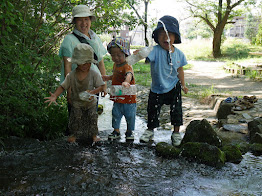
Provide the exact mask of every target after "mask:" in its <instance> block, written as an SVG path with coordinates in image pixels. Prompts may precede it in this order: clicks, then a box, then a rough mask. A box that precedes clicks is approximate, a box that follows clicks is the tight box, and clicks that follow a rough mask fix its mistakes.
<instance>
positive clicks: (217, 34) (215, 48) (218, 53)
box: [213, 30, 222, 58]
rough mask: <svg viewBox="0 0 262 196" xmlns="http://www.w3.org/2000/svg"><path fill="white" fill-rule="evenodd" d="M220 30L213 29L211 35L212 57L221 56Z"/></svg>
mask: <svg viewBox="0 0 262 196" xmlns="http://www.w3.org/2000/svg"><path fill="white" fill-rule="evenodd" d="M221 38H222V32H221V31H220V30H215V32H214V37H213V57H214V58H218V57H220V56H221V49H220V47H221V40H222V39H221Z"/></svg>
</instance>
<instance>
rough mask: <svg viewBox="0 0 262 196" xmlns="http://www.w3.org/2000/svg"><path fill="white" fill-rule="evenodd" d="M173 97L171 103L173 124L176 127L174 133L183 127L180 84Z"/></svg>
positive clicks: (173, 92) (173, 91) (174, 90)
mask: <svg viewBox="0 0 262 196" xmlns="http://www.w3.org/2000/svg"><path fill="white" fill-rule="evenodd" d="M172 97H173V99H172V100H171V103H170V118H171V124H172V125H174V131H175V132H179V128H180V126H181V125H183V115H182V98H181V86H180V83H179V82H178V84H177V85H176V88H175V89H173V90H172Z"/></svg>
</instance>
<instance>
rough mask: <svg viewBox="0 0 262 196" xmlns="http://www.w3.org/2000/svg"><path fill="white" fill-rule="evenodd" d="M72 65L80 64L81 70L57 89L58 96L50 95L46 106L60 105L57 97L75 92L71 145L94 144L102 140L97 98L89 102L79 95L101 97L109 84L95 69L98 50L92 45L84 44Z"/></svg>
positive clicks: (72, 72) (74, 57)
mask: <svg viewBox="0 0 262 196" xmlns="http://www.w3.org/2000/svg"><path fill="white" fill-rule="evenodd" d="M71 62H72V63H76V64H77V68H76V69H75V70H73V71H71V72H70V73H69V74H67V76H66V78H65V80H64V81H63V82H62V84H61V85H60V86H59V87H58V88H57V89H56V91H55V92H54V93H51V92H50V95H51V96H50V97H45V99H47V100H46V101H45V103H47V102H49V104H48V106H50V105H51V104H52V103H55V104H57V103H56V99H57V97H58V96H59V95H60V94H61V93H62V92H63V91H64V90H67V89H69V88H71V92H72V94H71V101H72V109H71V111H70V115H69V123H68V127H69V132H70V134H71V136H70V137H69V138H68V141H75V140H76V139H77V140H81V141H90V140H92V142H97V141H99V140H100V138H99V137H98V136H97V134H98V127H97V119H98V115H97V112H96V105H97V104H96V103H97V101H96V98H94V96H90V99H89V100H87V101H84V100H81V99H80V97H79V93H80V92H83V91H88V92H89V94H90V95H92V94H94V95H95V94H97V93H99V92H101V91H103V87H104V85H105V83H104V82H103V79H102V77H101V75H100V74H99V73H98V72H96V71H95V70H94V69H93V68H91V64H92V63H96V61H95V60H94V50H93V49H92V47H91V46H90V45H88V44H84V43H80V44H78V45H77V46H76V47H75V48H74V51H73V56H72V59H71Z"/></svg>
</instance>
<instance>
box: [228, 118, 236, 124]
mask: <svg viewBox="0 0 262 196" xmlns="http://www.w3.org/2000/svg"><path fill="white" fill-rule="evenodd" d="M227 123H228V124H237V123H238V119H235V118H229V119H227Z"/></svg>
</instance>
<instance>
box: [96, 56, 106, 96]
mask: <svg viewBox="0 0 262 196" xmlns="http://www.w3.org/2000/svg"><path fill="white" fill-rule="evenodd" d="M98 69H99V71H100V73H101V75H102V78H103V76H105V75H106V68H105V64H104V60H103V59H102V60H101V61H100V62H99V64H98ZM101 92H102V93H101V94H102V96H103V97H104V96H106V94H107V93H106V84H105V85H103V90H102V91H101Z"/></svg>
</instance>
